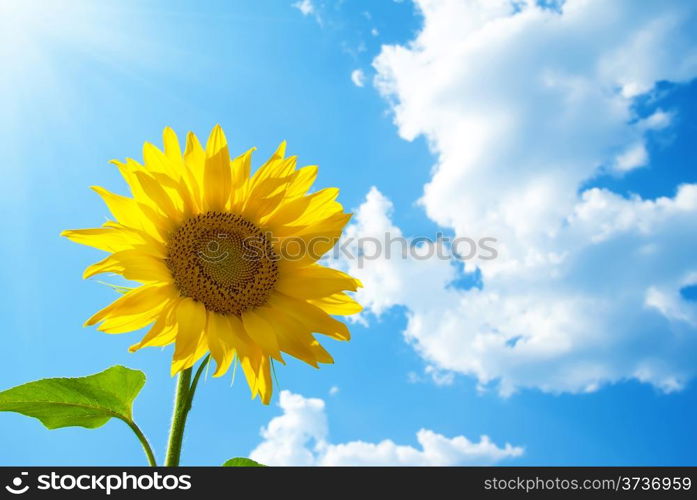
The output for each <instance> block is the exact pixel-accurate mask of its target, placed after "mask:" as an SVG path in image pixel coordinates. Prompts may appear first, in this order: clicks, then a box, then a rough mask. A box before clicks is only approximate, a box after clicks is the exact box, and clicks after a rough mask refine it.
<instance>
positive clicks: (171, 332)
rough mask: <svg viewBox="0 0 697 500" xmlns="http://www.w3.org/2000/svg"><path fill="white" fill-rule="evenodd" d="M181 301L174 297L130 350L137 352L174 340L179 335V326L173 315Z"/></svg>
mask: <svg viewBox="0 0 697 500" xmlns="http://www.w3.org/2000/svg"><path fill="white" fill-rule="evenodd" d="M179 301H180V299H179V298H173V299H172V300H171V301H169V302H168V303H167V304H166V305H165V307H163V308H162V311H160V314H159V315H158V317H157V320H156V321H155V324H154V325H153V326H152V327H151V328H150V330H149V331H148V333H147V334H145V336H144V337H143V338H142V339H141V341H140V342H138V343H137V344H133V345H132V346H131V347H129V348H128V350H129V351H130V352H135V351H137V350H138V349H142V348H143V347H150V346H165V345H169V344H171V343H172V342H174V341H175V339H176V337H177V327H176V323H175V321H174V319H173V316H174V311H175V310H176V307H177V305H178V304H179Z"/></svg>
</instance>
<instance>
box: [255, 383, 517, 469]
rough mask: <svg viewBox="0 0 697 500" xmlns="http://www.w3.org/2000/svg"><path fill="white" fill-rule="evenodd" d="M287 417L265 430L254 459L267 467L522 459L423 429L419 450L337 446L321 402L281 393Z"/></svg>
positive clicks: (511, 451)
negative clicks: (330, 436)
mask: <svg viewBox="0 0 697 500" xmlns="http://www.w3.org/2000/svg"><path fill="white" fill-rule="evenodd" d="M279 405H280V407H281V409H282V410H283V414H282V415H281V416H279V417H275V418H273V419H271V421H270V422H269V423H268V425H267V426H266V427H264V428H263V429H262V430H261V436H262V438H263V441H262V442H261V443H260V444H259V446H257V447H256V448H255V449H254V450H253V451H252V452H251V454H250V457H251V458H252V459H253V460H256V461H258V462H260V463H264V464H268V465H484V464H493V463H495V462H499V461H501V460H504V459H507V458H514V457H518V456H520V455H522V454H523V449H522V448H520V447H517V446H511V445H510V444H508V443H506V444H505V445H504V446H503V447H499V446H497V445H496V444H494V443H493V442H492V441H491V440H490V439H489V438H488V437H487V436H482V437H481V438H480V440H479V441H478V442H472V441H470V440H469V439H467V438H466V437H464V436H455V437H453V438H447V437H445V436H443V435H441V434H438V433H436V432H433V431H430V430H427V429H421V430H420V431H418V432H417V434H416V439H417V442H418V443H419V447H418V448H416V447H413V446H407V445H398V444H395V443H394V442H393V441H390V440H387V439H386V440H384V441H380V442H379V443H368V442H365V441H350V442H347V443H340V444H333V443H330V442H329V441H328V437H329V429H328V424H327V416H326V414H325V409H324V408H325V404H324V401H323V400H321V399H316V398H305V397H303V396H301V395H299V394H293V393H291V392H289V391H281V395H280V399H279Z"/></svg>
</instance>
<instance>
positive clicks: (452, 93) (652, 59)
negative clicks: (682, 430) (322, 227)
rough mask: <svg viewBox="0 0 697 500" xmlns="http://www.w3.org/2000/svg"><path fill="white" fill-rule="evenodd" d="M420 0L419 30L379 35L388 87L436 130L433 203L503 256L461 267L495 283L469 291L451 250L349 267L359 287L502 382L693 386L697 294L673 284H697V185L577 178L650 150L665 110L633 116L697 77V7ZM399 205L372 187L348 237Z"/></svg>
mask: <svg viewBox="0 0 697 500" xmlns="http://www.w3.org/2000/svg"><path fill="white" fill-rule="evenodd" d="M416 4H417V6H418V7H419V8H420V9H421V11H422V13H423V17H424V27H423V30H422V31H421V33H420V34H419V35H418V37H417V38H416V39H415V40H414V41H413V42H411V43H409V44H408V45H406V46H386V47H383V49H382V52H381V54H380V55H379V56H378V57H377V59H376V60H375V62H374V66H375V68H376V70H377V72H378V77H377V82H378V85H379V88H380V89H381V91H382V93H383V94H384V95H385V96H386V98H388V99H389V100H390V102H391V103H392V104H393V108H394V112H395V120H396V123H397V125H398V127H399V133H400V134H401V135H402V136H403V137H404V138H406V139H408V140H411V139H414V138H416V137H417V136H420V135H423V136H425V137H426V138H427V139H428V142H429V145H430V147H431V149H432V151H433V152H434V154H435V155H436V157H437V165H436V166H435V168H434V170H433V174H432V178H431V180H430V182H429V183H428V184H427V185H426V186H425V188H424V194H423V197H422V199H421V200H420V203H421V204H422V206H423V207H424V209H425V210H426V213H427V214H428V216H429V217H430V218H431V219H432V220H433V221H435V222H436V223H438V224H439V225H440V226H442V227H446V228H450V229H452V230H453V231H454V232H455V234H456V235H457V236H460V237H462V236H467V237H472V238H474V239H478V238H481V237H483V236H494V237H496V238H497V239H498V250H499V258H498V259H496V260H492V261H488V262H484V261H477V262H468V263H467V265H466V270H467V271H474V270H475V268H477V269H478V270H479V271H480V272H481V281H482V283H483V286H482V288H481V289H476V288H475V289H470V290H466V291H465V290H458V289H455V288H453V287H452V286H449V284H450V283H451V282H452V281H453V280H454V279H455V278H457V272H456V268H455V267H454V266H452V265H450V264H448V263H447V262H444V261H439V260H435V259H431V260H429V261H416V260H414V259H408V260H400V259H394V258H393V259H389V260H387V259H378V260H374V261H369V262H364V265H363V267H362V268H359V267H358V266H357V263H356V262H349V263H346V265H347V266H349V267H351V268H352V269H351V271H352V272H354V273H356V274H357V275H358V276H359V277H360V278H362V279H363V280H364V283H365V285H366V286H365V288H364V289H363V290H361V292H360V294H359V297H360V298H361V300H363V301H364V303H365V304H366V305H367V307H368V309H369V310H370V311H372V312H374V313H376V314H378V315H379V314H381V313H382V312H383V311H384V310H385V309H387V308H389V307H391V306H394V305H403V306H406V308H407V310H408V324H407V328H406V330H405V332H404V334H405V337H406V338H407V340H408V341H409V342H410V343H411V344H412V345H413V346H414V348H415V349H416V350H417V351H418V352H419V353H420V354H421V355H422V356H423V358H424V359H425V360H426V362H427V365H429V366H432V367H434V369H438V370H441V372H438V373H442V371H443V370H445V371H448V370H449V371H453V372H459V373H464V374H469V375H474V376H475V377H477V379H478V380H479V382H480V383H481V384H482V385H483V386H485V385H486V384H489V383H492V382H493V383H496V384H497V385H498V388H499V390H500V391H501V392H502V393H504V394H508V393H511V392H513V391H515V390H516V389H517V388H520V387H535V388H540V389H542V390H545V391H551V392H557V391H572V392H578V391H590V390H595V389H596V388H598V387H599V386H601V385H602V384H604V383H609V382H616V381H621V380H624V379H629V378H634V379H638V380H641V381H644V382H647V383H651V384H653V385H655V386H657V387H660V388H663V389H665V390H674V389H678V388H680V387H682V386H683V385H684V384H685V382H686V381H687V380H688V379H690V378H692V377H693V376H695V374H696V371H697V367H696V366H695V364H694V359H695V355H696V354H697V331H696V330H695V323H694V321H695V318H697V311H696V307H697V305H696V304H695V303H694V302H688V301H685V300H684V299H683V298H682V297H681V296H680V293H679V290H680V288H681V287H683V286H686V284H688V281H689V280H690V279H692V282H694V281H697V280H695V279H694V277H695V276H696V275H697V274H696V273H697V259H696V258H695V255H694V252H693V251H690V249H694V248H697V231H695V229H697V217H696V216H697V186H695V185H684V186H682V187H680V188H679V189H677V187H676V189H677V191H676V194H675V196H673V197H663V198H658V199H655V200H647V199H642V198H639V197H623V196H620V195H618V194H615V193H612V192H611V191H608V190H601V189H589V190H585V191H582V190H581V188H582V186H583V185H584V184H585V183H586V182H587V181H588V180H589V179H592V178H593V177H594V176H596V175H598V173H599V172H603V171H605V170H606V169H608V168H615V169H616V170H617V171H621V170H631V169H632V168H636V167H638V166H641V165H645V164H648V163H649V162H650V158H649V157H648V153H647V151H646V147H645V138H646V134H647V133H653V132H650V131H655V130H660V129H665V128H666V127H668V126H669V125H670V122H671V116H672V115H671V114H670V113H666V112H663V111H661V110H658V111H657V112H656V113H655V114H654V115H652V116H650V117H649V118H646V119H638V118H639V117H637V116H635V114H634V109H635V108H634V106H633V103H634V98H635V97H636V96H638V95H640V94H642V93H645V92H650V91H651V89H652V88H653V86H654V85H655V83H656V82H658V81H664V80H667V81H672V82H685V81H688V80H690V79H692V78H694V77H695V76H697V43H696V42H697V40H695V33H697V29H695V28H697V26H695V22H696V20H697V13H696V12H695V9H696V8H697V6H696V5H693V4H690V3H686V2H680V1H665V2H635V1H631V0H618V1H614V2H606V1H601V0H568V1H567V2H566V3H565V4H564V6H563V9H562V10H561V12H555V11H553V10H549V9H543V8H540V7H537V6H536V4H535V2H526V3H525V4H524V5H522V6H520V3H519V7H520V8H519V9H518V10H516V9H515V8H513V7H512V4H511V2H508V1H504V0H490V1H483V0H481V1H475V0H470V1H465V0H442V1H435V0H417V1H416ZM623 155H624V156H623ZM619 174H621V172H619ZM658 175H660V173H659V174H658ZM390 210H391V204H390V201H389V200H387V199H386V198H385V197H384V196H382V195H381V194H380V193H379V191H377V190H375V189H373V190H371V192H370V193H369V194H368V197H367V199H366V202H365V203H364V204H363V205H362V206H361V207H360V209H359V210H358V212H357V214H356V217H355V219H354V220H355V222H354V224H353V225H352V226H351V227H350V228H349V234H354V235H360V234H368V235H379V234H384V232H385V231H389V232H391V233H392V234H401V231H400V229H399V228H396V227H394V225H393V223H392V222H391V219H390V216H389V214H390ZM689 277H692V278H689Z"/></svg>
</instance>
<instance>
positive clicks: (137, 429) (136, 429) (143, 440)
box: [124, 420, 157, 467]
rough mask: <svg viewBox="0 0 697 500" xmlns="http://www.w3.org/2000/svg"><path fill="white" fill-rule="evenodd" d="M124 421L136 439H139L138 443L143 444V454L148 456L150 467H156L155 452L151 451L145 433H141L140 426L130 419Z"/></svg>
mask: <svg viewBox="0 0 697 500" xmlns="http://www.w3.org/2000/svg"><path fill="white" fill-rule="evenodd" d="M124 422H126V424H128V426H129V427H130V428H131V430H132V431H133V433H134V434H135V435H136V437H137V438H138V441H140V444H141V445H142V446H143V450H144V451H145V455H146V456H147V457H148V463H149V464H150V467H157V461H156V460H155V454H154V453H153V451H152V448H151V447H150V443H148V438H146V437H145V434H143V431H141V430H140V427H138V425H137V424H136V423H135V422H133V421H132V420H124Z"/></svg>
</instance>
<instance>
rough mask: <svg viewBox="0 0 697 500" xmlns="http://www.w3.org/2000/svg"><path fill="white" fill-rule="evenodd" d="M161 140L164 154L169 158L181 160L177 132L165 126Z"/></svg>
mask: <svg viewBox="0 0 697 500" xmlns="http://www.w3.org/2000/svg"><path fill="white" fill-rule="evenodd" d="M162 142H163V143H164V145H165V155H167V157H168V158H169V159H170V160H173V161H181V159H182V150H181V148H180V147H179V139H177V134H176V133H175V132H174V130H172V129H171V128H170V127H165V129H164V131H163V132H162Z"/></svg>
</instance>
